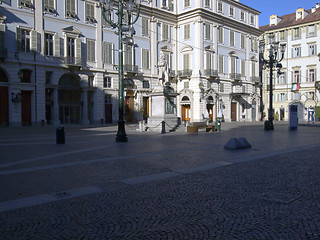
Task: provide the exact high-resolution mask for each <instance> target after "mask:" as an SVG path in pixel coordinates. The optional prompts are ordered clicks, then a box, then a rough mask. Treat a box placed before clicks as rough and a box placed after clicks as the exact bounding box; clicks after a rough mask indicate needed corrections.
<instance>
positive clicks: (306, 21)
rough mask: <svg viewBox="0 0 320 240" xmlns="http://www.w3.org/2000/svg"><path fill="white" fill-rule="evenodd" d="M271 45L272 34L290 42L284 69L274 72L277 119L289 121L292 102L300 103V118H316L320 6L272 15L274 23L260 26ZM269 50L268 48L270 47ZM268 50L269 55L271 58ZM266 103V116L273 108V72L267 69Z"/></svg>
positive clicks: (264, 74)
mask: <svg viewBox="0 0 320 240" xmlns="http://www.w3.org/2000/svg"><path fill="white" fill-rule="evenodd" d="M260 30H261V31H263V32H264V33H263V35H262V36H261V37H262V38H264V39H265V40H266V41H267V42H266V43H267V44H268V36H269V35H270V34H274V35H275V40H276V41H279V42H280V43H286V50H285V56H284V59H283V61H282V62H281V64H282V69H281V72H282V73H283V74H281V75H278V74H277V72H276V71H275V72H274V75H273V80H274V81H273V86H274V88H273V108H274V109H273V112H274V118H275V120H289V105H291V104H294V105H298V119H299V121H314V120H315V118H314V117H315V116H314V111H315V108H316V106H317V105H319V101H320V95H319V89H318V88H317V87H316V83H317V82H318V81H319V74H320V73H319V71H318V70H317V69H319V67H320V63H319V58H318V52H319V50H318V47H317V46H319V44H320V5H319V4H316V5H315V7H313V8H312V9H309V10H305V9H304V8H299V9H297V10H296V12H294V13H291V14H288V15H284V16H282V17H278V16H277V15H272V16H270V24H269V25H267V26H262V27H261V28H260ZM266 51H267V49H266ZM267 54H268V53H267V52H266V53H265V56H266V57H267ZM262 76H263V103H264V106H265V107H266V108H265V109H264V112H265V115H267V113H268V108H269V82H270V78H269V72H268V71H267V70H266V71H263V75H262Z"/></svg>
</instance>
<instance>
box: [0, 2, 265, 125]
mask: <svg viewBox="0 0 320 240" xmlns="http://www.w3.org/2000/svg"><path fill="white" fill-rule="evenodd" d="M115 2H116V1H115ZM116 12H117V4H116V3H115V4H114V11H113V13H112V16H111V17H112V19H114V20H115V21H117V16H118V15H117V14H116ZM258 17H259V12H258V11H257V10H255V9H252V8H250V7H248V6H246V5H244V4H242V3H240V2H239V1H233V0H197V1H195V0H183V1H178V0H171V1H170V0H162V1H151V0H143V1H141V10H140V17H139V20H138V22H137V23H136V24H135V25H134V26H133V27H134V29H135V35H134V36H131V35H127V36H126V38H125V39H124V40H123V43H124V44H123V45H124V87H125V89H124V91H125V106H124V109H125V120H126V121H127V122H136V121H139V120H146V119H147V118H148V116H149V115H150V112H151V111H152V108H151V107H150V106H152V105H151V104H150V101H151V98H150V94H151V93H152V91H153V89H154V88H155V87H157V86H158V78H159V76H158V75H159V69H158V61H159V59H160V56H161V55H164V56H165V59H166V62H167V64H168V67H169V78H170V83H171V86H172V87H173V88H174V90H175V91H176V92H177V93H178V96H177V99H176V103H175V104H174V106H173V107H174V108H175V111H176V114H177V116H178V117H180V118H181V120H182V121H189V122H198V121H204V120H205V119H208V118H211V119H212V120H215V119H216V118H218V117H219V118H223V119H224V120H225V121H257V120H258V119H259V108H260V106H259V102H260V84H259V83H260V82H259V77H258V74H259V71H258V70H259V66H258V65H259V64H258V59H259V58H258V37H259V35H260V33H261V32H260V30H259V28H258V26H259V20H258V19H259V18H258ZM118 44H119V43H118V35H116V34H115V30H114V29H112V28H111V26H110V25H109V24H108V23H107V22H106V21H105V20H104V18H103V16H102V12H101V6H100V3H99V1H95V0H85V1H82V0H81V1H80V0H62V1H57V0H46V1H43V0H3V1H0V98H1V99H0V102H1V105H0V123H1V125H2V126H7V125H9V126H28V125H41V124H53V125H57V124H101V123H115V122H116V121H117V120H118V117H119V115H118V82H119V80H118V69H119V66H118Z"/></svg>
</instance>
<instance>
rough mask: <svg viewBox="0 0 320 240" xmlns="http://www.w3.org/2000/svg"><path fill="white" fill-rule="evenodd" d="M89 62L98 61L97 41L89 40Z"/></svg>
mask: <svg viewBox="0 0 320 240" xmlns="http://www.w3.org/2000/svg"><path fill="white" fill-rule="evenodd" d="M87 61H89V62H95V61H96V41H95V40H93V39H87Z"/></svg>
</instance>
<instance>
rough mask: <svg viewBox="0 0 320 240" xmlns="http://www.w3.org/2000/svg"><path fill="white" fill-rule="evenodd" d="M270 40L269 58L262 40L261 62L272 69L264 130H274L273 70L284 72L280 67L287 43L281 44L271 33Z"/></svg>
mask: <svg viewBox="0 0 320 240" xmlns="http://www.w3.org/2000/svg"><path fill="white" fill-rule="evenodd" d="M269 40H270V49H269V57H268V58H267V59H265V58H264V50H265V42H264V40H260V45H259V48H260V62H261V66H262V67H263V68H269V69H270V85H269V91H270V92H269V111H268V120H267V121H265V123H264V130H274V126H273V106H272V95H273V80H272V78H273V70H274V68H276V69H277V73H278V75H281V74H282V72H281V71H280V69H281V68H282V64H281V63H280V62H281V61H282V60H283V57H284V52H285V48H286V44H285V43H281V44H280V49H279V42H275V41H274V34H270V35H269ZM279 51H280V52H279Z"/></svg>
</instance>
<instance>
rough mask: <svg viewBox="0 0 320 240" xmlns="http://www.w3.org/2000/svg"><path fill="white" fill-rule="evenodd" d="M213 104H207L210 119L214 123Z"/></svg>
mask: <svg viewBox="0 0 320 240" xmlns="http://www.w3.org/2000/svg"><path fill="white" fill-rule="evenodd" d="M213 106H214V105H213V104H207V111H208V113H209V118H210V119H211V120H212V121H213Z"/></svg>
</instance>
